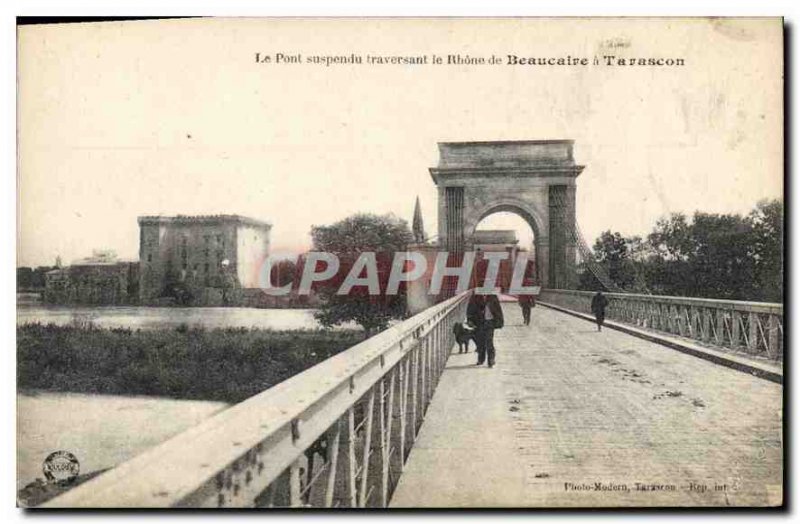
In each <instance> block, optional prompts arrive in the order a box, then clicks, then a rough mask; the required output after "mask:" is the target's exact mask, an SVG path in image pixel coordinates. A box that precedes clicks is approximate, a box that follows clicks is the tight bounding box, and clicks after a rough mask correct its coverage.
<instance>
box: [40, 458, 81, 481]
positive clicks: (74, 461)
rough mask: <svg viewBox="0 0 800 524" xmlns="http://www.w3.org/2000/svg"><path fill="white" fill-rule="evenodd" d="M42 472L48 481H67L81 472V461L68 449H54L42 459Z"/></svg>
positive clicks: (73, 478)
mask: <svg viewBox="0 0 800 524" xmlns="http://www.w3.org/2000/svg"><path fill="white" fill-rule="evenodd" d="M42 472H43V473H44V476H45V478H46V479H47V481H48V482H59V483H62V482H63V483H69V482H72V481H73V480H75V478H77V476H78V474H79V473H80V472H81V463H80V462H79V461H78V458H77V457H76V456H75V455H73V454H72V453H70V452H69V451H54V452H53V453H50V454H49V455H47V458H46V459H44V462H43V463H42Z"/></svg>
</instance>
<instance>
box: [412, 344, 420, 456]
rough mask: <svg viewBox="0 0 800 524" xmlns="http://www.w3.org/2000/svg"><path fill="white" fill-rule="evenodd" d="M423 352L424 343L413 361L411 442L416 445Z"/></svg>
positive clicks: (417, 350)
mask: <svg viewBox="0 0 800 524" xmlns="http://www.w3.org/2000/svg"><path fill="white" fill-rule="evenodd" d="M420 351H422V343H421V342H420V343H419V344H418V345H417V347H415V348H414V349H413V353H412V357H413V360H412V361H411V371H412V373H411V377H410V378H411V421H410V422H411V442H410V444H411V445H412V446H413V445H414V440H416V436H417V392H418V390H419V380H418V377H419V354H420Z"/></svg>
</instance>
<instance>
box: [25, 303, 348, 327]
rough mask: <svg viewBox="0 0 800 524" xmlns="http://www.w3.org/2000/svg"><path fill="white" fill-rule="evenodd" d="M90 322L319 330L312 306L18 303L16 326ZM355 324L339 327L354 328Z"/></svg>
mask: <svg viewBox="0 0 800 524" xmlns="http://www.w3.org/2000/svg"><path fill="white" fill-rule="evenodd" d="M89 321H91V323H92V324H93V325H94V326H96V327H100V328H131V329H161V328H174V327H177V326H180V325H186V326H189V327H199V326H202V327H205V328H208V329H211V328H226V327H244V328H258V329H275V330H284V329H285V330H296V329H320V328H322V326H321V325H320V324H319V323H318V322H317V321H316V320H315V319H314V310H313V309H255V308H240V307H189V308H178V307H139V306H116V307H57V306H52V307H48V306H42V305H37V304H23V303H19V302H18V303H17V325H21V324H26V323H29V322H39V323H42V324H50V323H53V324H58V325H67V324H73V323H79V324H85V323H86V322H89ZM356 327H357V326H356V325H355V324H347V325H343V326H342V327H340V328H338V329H353V328H356Z"/></svg>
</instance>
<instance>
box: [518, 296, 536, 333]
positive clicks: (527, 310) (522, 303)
mask: <svg viewBox="0 0 800 524" xmlns="http://www.w3.org/2000/svg"><path fill="white" fill-rule="evenodd" d="M517 300H518V302H519V307H521V308H522V324H523V325H525V326H530V325H531V308H532V307H533V306H534V302H533V296H531V295H520V296H519V298H518V299H517Z"/></svg>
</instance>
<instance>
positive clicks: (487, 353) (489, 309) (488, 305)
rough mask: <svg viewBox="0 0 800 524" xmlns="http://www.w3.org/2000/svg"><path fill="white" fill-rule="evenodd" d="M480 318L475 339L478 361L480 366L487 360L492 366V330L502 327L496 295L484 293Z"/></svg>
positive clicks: (501, 316)
mask: <svg viewBox="0 0 800 524" xmlns="http://www.w3.org/2000/svg"><path fill="white" fill-rule="evenodd" d="M481 302H483V307H482V311H481V313H482V314H481V318H480V320H479V322H480V323H479V324H478V329H477V332H476V337H475V338H476V339H477V341H478V362H477V364H476V365H478V366H480V365H482V364H483V363H484V361H487V360H488V364H489V367H490V368H491V367H494V357H495V349H494V330H495V329H500V328H502V327H503V308H502V307H501V306H500V300H499V299H498V298H497V295H486V296H485V297H484V298H483V300H481Z"/></svg>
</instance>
